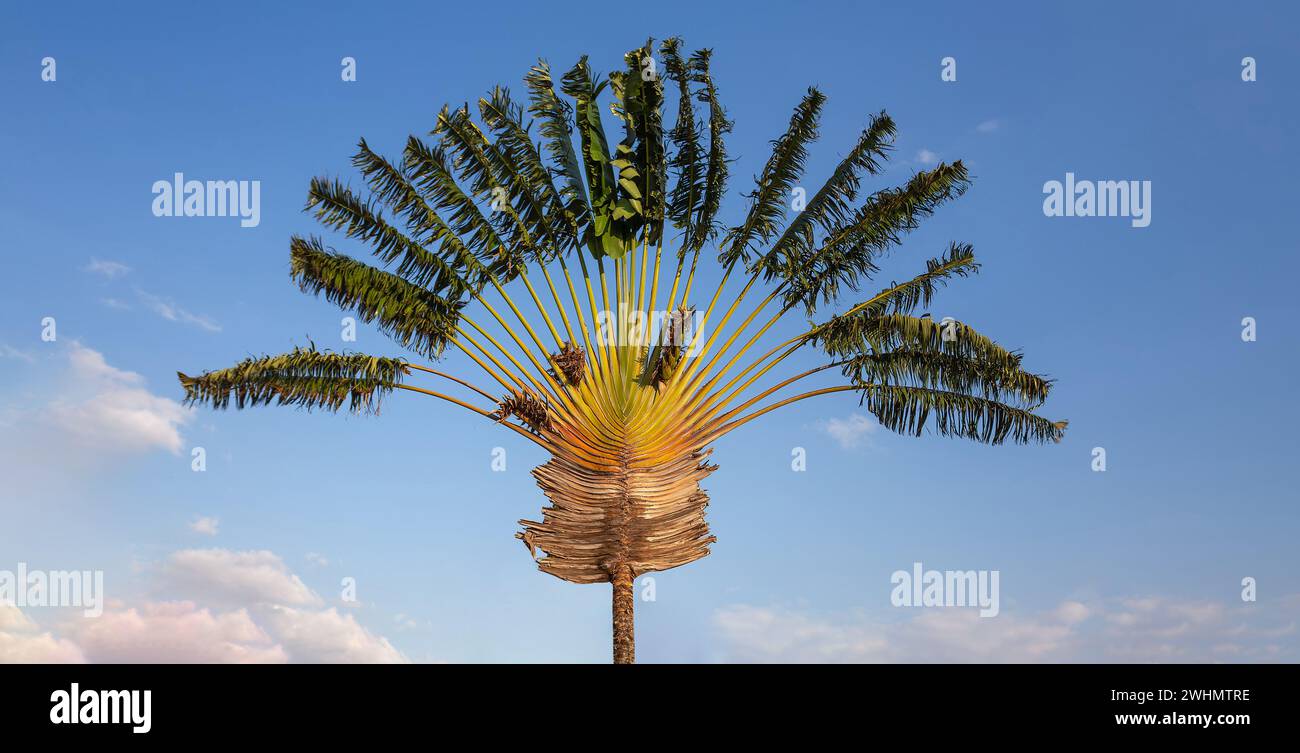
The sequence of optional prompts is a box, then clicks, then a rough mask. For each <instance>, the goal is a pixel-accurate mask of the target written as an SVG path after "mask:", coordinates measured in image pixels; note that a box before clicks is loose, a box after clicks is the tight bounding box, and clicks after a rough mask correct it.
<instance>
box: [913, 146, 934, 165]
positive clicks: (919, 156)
mask: <svg viewBox="0 0 1300 753" xmlns="http://www.w3.org/2000/svg"><path fill="white" fill-rule="evenodd" d="M916 161H917V162H919V163H921V164H922V165H927V166H928V165H936V164H938V163H939V155H938V154H936V153H934V152H932V151H930V150H929V149H922V150H921V151H919V152H917V153H916Z"/></svg>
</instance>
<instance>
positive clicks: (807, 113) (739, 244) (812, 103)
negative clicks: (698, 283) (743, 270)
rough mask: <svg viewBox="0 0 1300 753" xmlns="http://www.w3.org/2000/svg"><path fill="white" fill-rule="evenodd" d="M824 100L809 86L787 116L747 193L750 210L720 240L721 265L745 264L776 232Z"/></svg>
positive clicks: (818, 92) (814, 135)
mask: <svg viewBox="0 0 1300 753" xmlns="http://www.w3.org/2000/svg"><path fill="white" fill-rule="evenodd" d="M825 103H826V96H825V95H824V94H822V93H821V92H820V91H818V90H817V89H816V88H814V87H809V89H808V93H807V94H806V95H805V96H804V98H803V100H802V101H801V102H800V103H799V106H798V107H796V108H795V110H794V114H793V115H791V116H790V126H789V127H788V128H787V129H786V132H785V133H784V134H782V136H781V137H780V138H778V139H777V140H776V141H774V142H773V143H772V156H771V157H769V158H768V160H767V164H766V165H765V166H764V167H763V172H762V173H761V174H760V175H759V176H758V178H757V185H756V187H755V189H754V191H753V192H752V193H750V194H749V197H750V204H749V212H748V213H747V214H746V215H745V221H744V222H742V223H741V224H739V225H737V226H735V227H733V228H732V229H731V230H730V231H729V232H728V233H727V235H726V237H725V238H724V239H723V241H722V245H723V247H724V248H723V251H722V253H721V254H719V255H718V261H720V262H721V263H722V265H723V266H724V267H730V266H731V265H733V264H735V263H737V262H741V261H743V262H745V263H748V262H749V260H750V256H751V255H753V254H755V253H757V252H758V251H757V249H755V248H754V246H755V245H756V244H759V243H766V242H768V241H770V240H772V237H773V236H775V235H776V231H777V226H778V223H779V222H780V221H781V220H782V219H783V218H784V217H785V214H786V206H787V205H788V204H789V202H790V198H791V195H792V193H793V190H794V188H795V184H797V183H798V182H799V179H800V177H801V176H802V175H803V171H804V163H805V162H806V161H807V159H808V145H809V144H811V143H812V142H813V141H815V140H816V139H817V128H818V121H819V117H820V115H821V110H822V105H824V104H825Z"/></svg>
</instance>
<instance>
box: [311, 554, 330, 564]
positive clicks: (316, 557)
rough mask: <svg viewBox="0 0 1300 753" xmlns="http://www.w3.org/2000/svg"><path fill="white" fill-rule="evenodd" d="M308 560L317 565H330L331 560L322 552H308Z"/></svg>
mask: <svg viewBox="0 0 1300 753" xmlns="http://www.w3.org/2000/svg"><path fill="white" fill-rule="evenodd" d="M307 561H308V562H310V563H311V564H313V565H315V566H316V567H328V566H329V564H330V561H329V560H328V559H327V558H326V557H325V555H323V554H321V553H320V552H307Z"/></svg>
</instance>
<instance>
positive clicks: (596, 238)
mask: <svg viewBox="0 0 1300 753" xmlns="http://www.w3.org/2000/svg"><path fill="white" fill-rule="evenodd" d="M605 86H606V82H601V83H600V84H597V83H596V81H595V78H594V77H593V76H592V73H591V68H590V67H588V65H587V57H586V56H585V55H584V56H583V57H582V58H581V59H579V60H578V62H577V63H576V64H575V65H574V66H573V68H571V69H570V70H569V72H568V73H566V74H564V77H563V78H562V79H560V89H561V91H563V92H564V93H565V94H566V95H568V96H570V97H572V98H573V100H574V117H575V118H576V121H577V130H578V137H579V141H580V142H581V144H582V164H583V169H584V171H585V172H586V176H587V189H588V191H589V192H590V197H591V226H590V227H589V228H588V232H587V239H586V240H587V247H588V248H589V249H590V250H591V253H592V255H593V256H595V257H596V258H601V257H604V256H609V257H613V258H615V259H618V258H620V257H622V256H623V254H624V253H626V252H627V250H628V248H630V247H631V244H630V242H629V241H630V238H629V237H628V236H626V235H625V234H623V233H622V232H621V228H620V227H619V224H618V223H616V222H615V221H614V209H615V206H616V205H617V204H618V199H619V192H618V183H617V182H616V181H615V178H614V174H615V171H614V166H613V162H614V157H613V156H612V154H611V153H610V150H609V141H608V139H607V138H606V137H605V128H604V126H603V125H602V123H601V117H600V102H599V101H598V99H599V97H600V93H601V91H602V90H604V88H605Z"/></svg>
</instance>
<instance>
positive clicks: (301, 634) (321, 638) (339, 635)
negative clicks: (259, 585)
mask: <svg viewBox="0 0 1300 753" xmlns="http://www.w3.org/2000/svg"><path fill="white" fill-rule="evenodd" d="M267 624H268V625H270V626H271V629H272V631H274V632H275V634H276V637H277V638H278V639H279V640H280V642H281V643H282V644H283V645H284V646H285V648H286V649H287V650H288V651H289V654H290V656H291V657H293V660H294V661H299V662H310V663H313V664H400V663H405V662H406V657H404V656H403V655H402V653H401V652H400V651H398V650H397V649H395V648H393V645H392V644H391V643H389V642H388V639H386V638H383V637H380V636H376V635H374V634H373V633H371V632H370V631H369V630H366V629H365V628H364V627H362V626H361V625H360V624H359V623H358V622H357V621H356V619H355V618H354V617H353V616H352V615H350V614H342V613H340V612H339V611H338V610H337V609H335V608H334V607H330V608H329V609H325V610H303V609H294V608H292V607H284V606H276V607H273V608H272V610H271V612H270V613H269V614H268V615H267Z"/></svg>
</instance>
